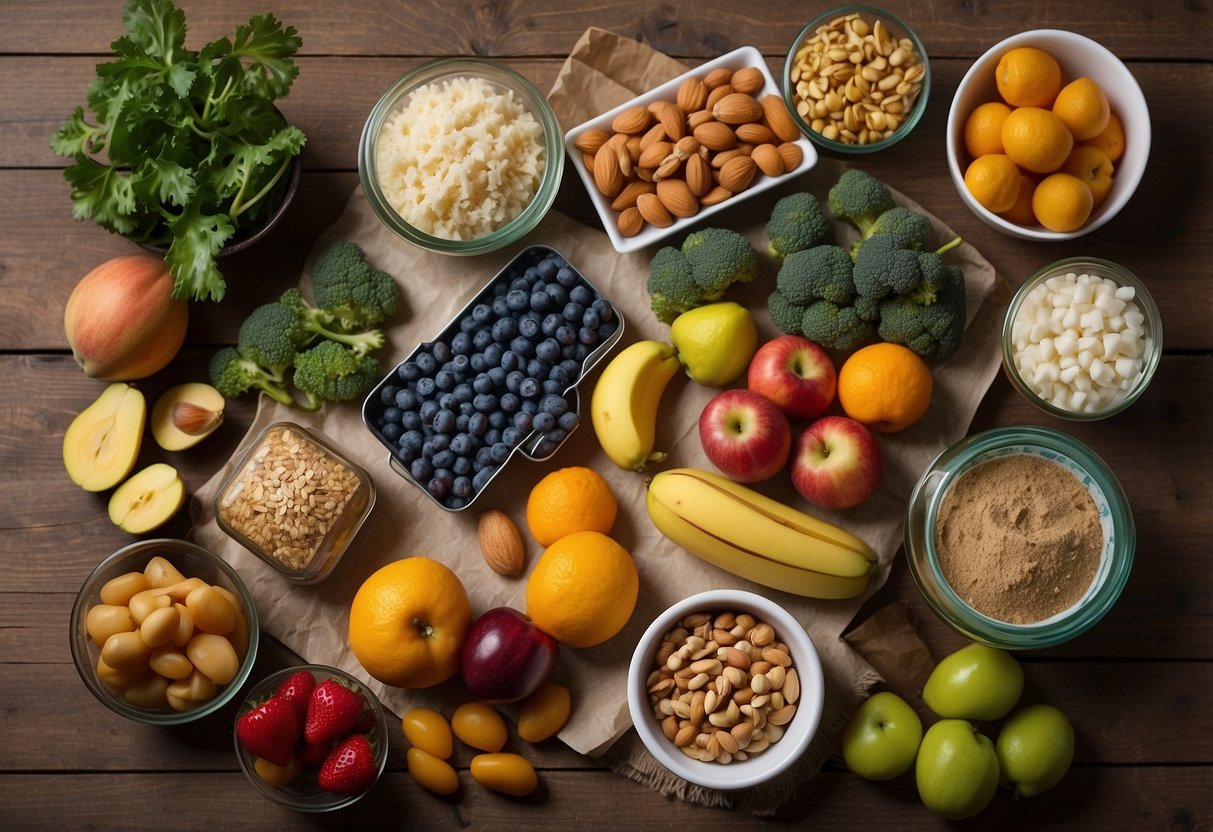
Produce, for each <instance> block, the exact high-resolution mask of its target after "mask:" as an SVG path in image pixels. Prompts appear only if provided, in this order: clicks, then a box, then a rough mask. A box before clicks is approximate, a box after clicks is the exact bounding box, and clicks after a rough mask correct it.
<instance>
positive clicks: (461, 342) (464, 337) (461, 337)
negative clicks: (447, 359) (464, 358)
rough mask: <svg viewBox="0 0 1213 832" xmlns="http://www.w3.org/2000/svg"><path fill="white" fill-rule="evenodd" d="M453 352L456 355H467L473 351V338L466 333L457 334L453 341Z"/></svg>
mask: <svg viewBox="0 0 1213 832" xmlns="http://www.w3.org/2000/svg"><path fill="white" fill-rule="evenodd" d="M451 351H452V352H454V353H455V355H467V354H468V353H469V352H471V351H472V336H471V335H469V334H468V333H466V332H456V333H455V337H454V338H452V339H451Z"/></svg>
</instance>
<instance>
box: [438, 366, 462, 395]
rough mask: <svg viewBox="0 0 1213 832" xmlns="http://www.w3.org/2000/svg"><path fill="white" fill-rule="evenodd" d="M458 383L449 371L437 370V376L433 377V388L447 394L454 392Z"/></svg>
mask: <svg viewBox="0 0 1213 832" xmlns="http://www.w3.org/2000/svg"><path fill="white" fill-rule="evenodd" d="M458 382H459V380H458V379H457V378H455V374H454V373H452V372H451V371H450V370H439V371H438V375H436V376H434V386H435V387H437V388H438V389H439V390H442V391H443V392H447V393H449V392H450V391H452V390H454V389H455V385H456V384H458Z"/></svg>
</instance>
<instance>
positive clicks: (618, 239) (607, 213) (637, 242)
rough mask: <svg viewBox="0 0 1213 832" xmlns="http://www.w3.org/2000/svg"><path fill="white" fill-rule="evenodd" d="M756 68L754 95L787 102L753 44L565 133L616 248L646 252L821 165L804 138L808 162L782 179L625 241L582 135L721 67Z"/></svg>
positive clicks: (800, 142)
mask: <svg viewBox="0 0 1213 832" xmlns="http://www.w3.org/2000/svg"><path fill="white" fill-rule="evenodd" d="M747 66H749V67H757V68H758V69H760V70H761V71H762V75H763V78H764V79H766V80H765V84H764V86H763V88H762V89H761V90H759V91H758V92H757V93H755V97H756V98H762V97H763V96H764V95H768V94H770V95H774V96H775V97H777V98H779V100H780V101H782V100H783V91H782V89H781V88H780V86H779V84H777V83H776V82H775V79H774V78H773V77H772V76H771V71H770V70H769V69H767V64H766V60H765V59H764V58H763V57H762V53H761V52H759V51H758V50H757V49H755V48H754V47H752V46H743V47H741V48H740V49H734V50H733V51H732V52H729V53H728V54H727V55H721V56H720V57H719V58H716V59H715V60H711V61H708V62H707V63H704V64H700V65H699V66H697V67H695V68H694V69H692V70H690V71H689V72H685V73H683V74H682V75H679V76H678V77H677V78H674V79H673V80H670V81H667V82H666V83H664V84H662V85H661V86H659V87H655V88H653V89H651V90H649V91H648V92H646V93H645V94H644V95H640V96H637V97H636V98H633V99H631V100H630V101H625V102H624V103H623V104H620V105H619V106H618V107H616V108H615V109H613V110H609V111H607V112H605V113H603V114H602V115H600V116H596V117H595V118H592V119H590V120H589V121H587V122H584V123H582V124H579V125H577V126H576V127H574V128H573V129H572V130H570V131H569V132H567V133H565V135H564V145H565V148H566V149H567V150H568V154H569V161H570V163H571V164H572V165H573V167H574V168H575V169H576V170H577V173H579V174H580V175H581V181H582V182H583V183H585V189H586V191H588V192H589V195H590V200H591V201H593V203H594V208H595V209H597V211H598V217H599V218H600V219H601V220H602V226H603V228H604V229H605V230H606V233H607V236H608V237H610V238H611V244H612V245H613V246H614V247H615V250H616V251H618V252H619V253H620V254H627V253H628V252H631V251H639V250H640V249H642V248H645V247H647V246H651V245H653V244H654V243H657V242H659V241H661V240H664V239H665V238H667V237H670V236H672V235H675V234H685V233H686V231H687V229H688V228H690V227H691V226H694V225H698V224H700V223H703V222H704V220H706V219H707V218H708V217H710V216H712V215H713V214H716V213H719V212H720V211H723V210H725V209H727V208H732V207H734V206H736V205H737V204H739V203H740V202H742V201H743V200H745V199H747V198H749V197H752V196H754V195H755V194H760V193H762V192H763V191H766V190H769V189H771V188H773V187H775V186H776V185H780V184H783V183H785V182H787V181H789V180H790V179H792V178H793V177H796V176H799V175H801V174H802V173H807V172H808V171H809V170H811V169H812V168H813V166H814V165H816V164H817V150H816V148H815V147H814V146H813V144H812V143H811V142H810V141H809V140H808V139H807V138H805V137H804V135H803V134H802V135H801V136H800V138H799V139H797V140H796V145H797V146H799V147H800V150H801V153H803V154H804V160H803V161H801V163H800V167H798V168H797V169H796V170H794V171H790V172H789V173H785V174H784V175H783V176H777V177H771V176H763V175H761V174H760V175H758V176H756V177H755V178H754V184H752V185H751V186H750V187H749V188H747V189H746V190H744V191H742V192H741V193H739V194H737V195H735V196H734V197H732V198H731V199H726V200H725V201H724V202H721V203H718V204H716V205H712V206H708V207H706V208H702V209H700V211H699V213H698V214H696V215H695V216H693V217H686V218H683V219H677V218H675V220H674V223H673V224H672V225H671V226H669V227H668V228H657V227H656V226H654V225H650V224H646V225H645V227H644V228H643V229H642V230H641V232H640V233H639V234H637V235H635V236H634V237H624V236H623V235H622V234H620V233H619V226H618V220H617V214H616V212H615V211H613V210H611V200H609V199H607V198H606V197H604V196H603V195H602V193H601V192H600V191H599V190H598V188H597V186H595V184H594V172H593V171H592V170H590V169H588V168H587V167H586V166H585V163H584V162H583V161H582V159H581V151H579V150H578V149H577V148H575V147H574V146H573V143H574V142H575V141H576V140H577V137H578V136H580V135H581V134H582V133H584V132H585V131H586V130H590V129H593V128H598V129H600V130H606V131H607V132H608V133H609V132H611V122H612V121H614V119H615V116H617V115H619V114H620V113H622V112H623V111H624V110H627V109H630V108H632V107H635V106H637V105H641V106H645V107H647V106H648V105H649V104H652V103H653V102H654V101H669V102H670V103H673V102H674V99H675V98H676V97H677V94H678V88H679V87H680V86H681V85H682V82H683V81H685V80H686V79H687V78H703V77H704V76H705V75H707V74H708V73H709V72H711V71H712V70H714V69H718V68H720V67H728V68H729V69H732V70H737V69H741V68H742V67H747Z"/></svg>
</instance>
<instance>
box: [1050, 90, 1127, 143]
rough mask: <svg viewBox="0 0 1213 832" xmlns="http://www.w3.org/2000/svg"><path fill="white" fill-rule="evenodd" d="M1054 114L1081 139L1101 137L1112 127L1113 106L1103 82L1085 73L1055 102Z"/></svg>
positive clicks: (1058, 96) (1059, 95) (1058, 95)
mask: <svg viewBox="0 0 1213 832" xmlns="http://www.w3.org/2000/svg"><path fill="white" fill-rule="evenodd" d="M1053 114H1054V115H1056V116H1057V117H1058V118H1059V119H1061V120H1062V123H1063V124H1065V125H1066V127H1067V128H1069V130H1070V132H1071V133H1073V134H1074V138H1075V139H1078V140H1079V141H1083V140H1085V139H1092V138H1094V137H1096V136H1098V135H1099V134H1100V133H1102V132H1103V131H1104V129H1105V128H1106V127H1107V126H1108V118H1109V116H1111V115H1112V109H1111V108H1110V107H1109V106H1108V97H1107V96H1106V95H1104V92H1103V89H1102V88H1101V87H1100V86H1099V84H1097V83H1095V81H1093V80H1092V79H1090V78H1087V77H1086V76H1083V77H1082V78H1075V79H1074V80H1073V81H1071V82H1070V83H1068V84H1066V85H1065V86H1064V87H1062V88H1061V92H1059V93H1057V98H1056V99H1055V100H1054V101H1053Z"/></svg>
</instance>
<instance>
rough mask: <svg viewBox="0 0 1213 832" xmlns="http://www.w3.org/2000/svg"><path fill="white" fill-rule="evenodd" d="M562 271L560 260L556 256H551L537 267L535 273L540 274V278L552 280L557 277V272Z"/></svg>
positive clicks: (541, 261)
mask: <svg viewBox="0 0 1213 832" xmlns="http://www.w3.org/2000/svg"><path fill="white" fill-rule="evenodd" d="M559 270H560V258H559V257H557V256H556V255H554V254H549V255H548V256H547V257H545V258H543V259H542V260H540V261H539V265H537V266H536V267H535V271H537V272H539V276H540V277H542V278H543V279H544V280H551V279H552V278H554V277H555V276H556V272H557V271H559Z"/></svg>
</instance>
